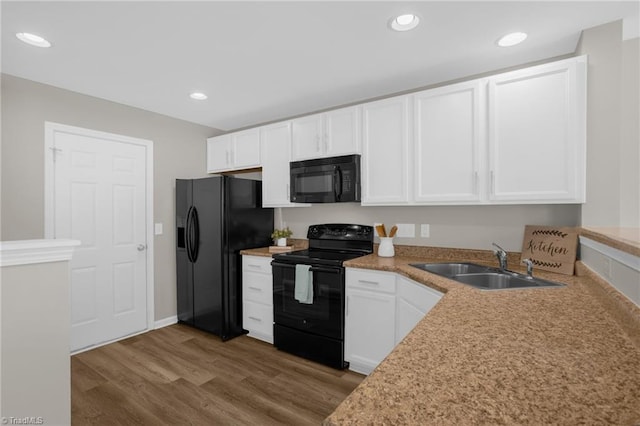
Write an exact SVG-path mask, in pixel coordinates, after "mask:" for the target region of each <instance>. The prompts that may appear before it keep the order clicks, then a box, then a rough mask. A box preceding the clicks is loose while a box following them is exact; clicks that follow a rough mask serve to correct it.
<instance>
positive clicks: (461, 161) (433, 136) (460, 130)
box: [413, 80, 482, 203]
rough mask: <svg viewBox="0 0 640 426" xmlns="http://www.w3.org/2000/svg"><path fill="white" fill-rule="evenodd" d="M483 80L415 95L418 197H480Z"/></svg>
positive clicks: (442, 199)
mask: <svg viewBox="0 0 640 426" xmlns="http://www.w3.org/2000/svg"><path fill="white" fill-rule="evenodd" d="M480 92H481V83H480V81H478V80H476V81H472V82H469V83H462V84H456V85H452V86H446V87H441V88H437V89H433V90H427V91H425V92H421V93H418V94H416V95H413V104H414V143H415V146H414V149H415V173H414V176H415V201H417V202H443V203H457V202H469V201H478V200H480V189H479V188H480V186H479V185H480V176H479V173H480V169H479V168H480V153H481V152H482V146H481V130H480V121H481V115H480V112H481V100H480Z"/></svg>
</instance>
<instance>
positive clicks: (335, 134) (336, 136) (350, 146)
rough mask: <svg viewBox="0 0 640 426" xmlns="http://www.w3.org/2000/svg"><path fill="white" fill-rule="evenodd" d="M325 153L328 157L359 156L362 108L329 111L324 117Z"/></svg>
mask: <svg viewBox="0 0 640 426" xmlns="http://www.w3.org/2000/svg"><path fill="white" fill-rule="evenodd" d="M324 117H325V120H324V122H325V123H324V124H325V133H324V138H323V139H324V151H325V156H326V157H335V156H338V155H347V154H359V153H360V144H361V139H362V138H361V133H360V128H361V127H362V116H361V108H360V107H350V108H342V109H337V110H335V111H329V112H327V113H325V115H324Z"/></svg>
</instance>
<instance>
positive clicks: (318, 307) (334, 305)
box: [271, 261, 344, 340]
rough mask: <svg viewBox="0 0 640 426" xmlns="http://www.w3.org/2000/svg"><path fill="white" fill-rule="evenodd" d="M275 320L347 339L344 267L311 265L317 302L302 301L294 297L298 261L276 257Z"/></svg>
mask: <svg viewBox="0 0 640 426" xmlns="http://www.w3.org/2000/svg"><path fill="white" fill-rule="evenodd" d="M271 265H272V271H273V310H274V318H273V319H274V322H275V324H276V325H281V326H285V327H289V328H291V329H295V330H298V331H302V332H306V333H311V334H314V335H317V336H324V337H329V338H332V339H337V340H343V337H344V268H343V267H341V266H335V267H332V266H325V265H322V266H319V265H313V266H311V269H310V270H311V272H313V303H311V304H305V303H300V302H298V301H297V300H296V299H295V297H294V291H295V275H296V274H295V271H296V269H295V265H292V264H287V263H280V262H277V261H273V262H272V263H271Z"/></svg>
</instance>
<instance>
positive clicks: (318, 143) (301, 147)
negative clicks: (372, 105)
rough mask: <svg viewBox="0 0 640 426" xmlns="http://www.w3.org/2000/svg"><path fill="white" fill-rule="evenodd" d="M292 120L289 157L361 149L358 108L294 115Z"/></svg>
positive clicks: (321, 156) (299, 158)
mask: <svg viewBox="0 0 640 426" xmlns="http://www.w3.org/2000/svg"><path fill="white" fill-rule="evenodd" d="M291 123H292V132H293V133H292V145H291V152H292V157H291V158H292V160H293V161H297V160H307V159H312V158H323V157H334V156H338V155H347V154H357V153H359V152H360V127H361V119H360V107H349V108H342V109H337V110H334V111H329V112H326V113H322V114H315V115H310V116H307V117H301V118H297V119H295V120H292V121H291Z"/></svg>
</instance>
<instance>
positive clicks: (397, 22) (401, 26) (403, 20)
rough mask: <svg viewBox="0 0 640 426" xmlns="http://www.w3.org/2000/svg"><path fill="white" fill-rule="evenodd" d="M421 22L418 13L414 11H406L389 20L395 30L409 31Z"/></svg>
mask: <svg viewBox="0 0 640 426" xmlns="http://www.w3.org/2000/svg"><path fill="white" fill-rule="evenodd" d="M419 23H420V18H419V17H418V15H414V14H412V13H405V14H403V15H398V16H396V17H395V18H392V19H391V21H389V26H390V27H391V29H393V30H395V31H409V30H412V29H414V28H415V27H417V26H418V24H419Z"/></svg>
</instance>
